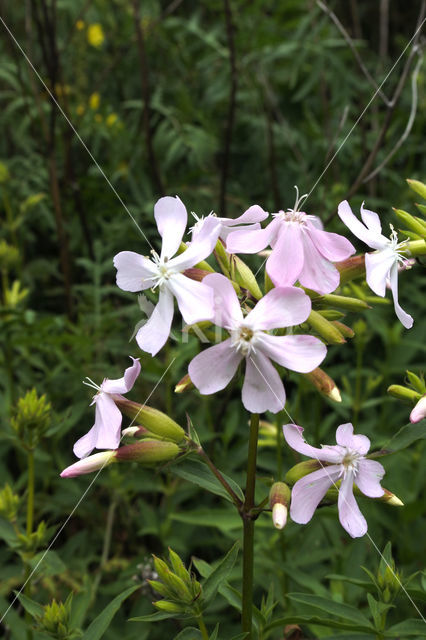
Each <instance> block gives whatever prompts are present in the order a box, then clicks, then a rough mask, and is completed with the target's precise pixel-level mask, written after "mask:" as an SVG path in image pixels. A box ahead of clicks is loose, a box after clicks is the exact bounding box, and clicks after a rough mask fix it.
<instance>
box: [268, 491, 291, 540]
mask: <svg viewBox="0 0 426 640" xmlns="http://www.w3.org/2000/svg"><path fill="white" fill-rule="evenodd" d="M289 502H290V488H289V487H288V486H287V485H286V484H285V483H284V482H274V484H273V485H272V487H271V490H270V492H269V506H270V507H271V509H272V522H273V524H274V527H275V528H276V529H284V527H285V525H286V522H287V513H288V504H289Z"/></svg>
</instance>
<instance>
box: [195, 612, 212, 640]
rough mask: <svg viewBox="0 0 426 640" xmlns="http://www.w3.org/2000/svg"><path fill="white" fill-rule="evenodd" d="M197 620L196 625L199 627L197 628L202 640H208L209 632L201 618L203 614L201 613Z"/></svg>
mask: <svg viewBox="0 0 426 640" xmlns="http://www.w3.org/2000/svg"><path fill="white" fill-rule="evenodd" d="M197 622H198V627H199V629H200V631H201V636H202V638H203V640H209V633H208V631H207V627H206V625H205V624H204V620H203V616H202V615H200V616H198V618H197Z"/></svg>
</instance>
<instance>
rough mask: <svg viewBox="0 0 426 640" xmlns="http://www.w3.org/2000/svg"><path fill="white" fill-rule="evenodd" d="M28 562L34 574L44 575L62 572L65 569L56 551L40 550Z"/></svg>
mask: <svg viewBox="0 0 426 640" xmlns="http://www.w3.org/2000/svg"><path fill="white" fill-rule="evenodd" d="M29 564H30V567H31V569H32V570H33V572H34V574H35V575H37V576H38V575H39V574H43V576H44V577H47V576H55V575H59V574H63V573H65V571H66V569H67V568H66V566H65V564H64V563H63V562H62V560H61V558H60V557H59V556H58V554H57V553H56V551H47V552H46V551H40V553H37V554H36V555H35V556H34V558H31V560H30V563H29Z"/></svg>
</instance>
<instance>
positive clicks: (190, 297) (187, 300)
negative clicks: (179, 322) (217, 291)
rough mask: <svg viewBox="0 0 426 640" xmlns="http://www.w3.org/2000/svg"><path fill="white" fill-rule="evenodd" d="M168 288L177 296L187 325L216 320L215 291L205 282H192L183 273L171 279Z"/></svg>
mask: <svg viewBox="0 0 426 640" xmlns="http://www.w3.org/2000/svg"><path fill="white" fill-rule="evenodd" d="M167 286H168V287H169V289H170V291H172V292H173V295H175V296H176V300H177V303H178V307H179V311H180V312H181V314H182V317H183V319H184V320H185V322H186V323H187V324H195V323H196V322H201V321H202V320H213V318H214V291H213V289H212V288H211V287H208V286H207V285H206V284H204V282H198V281H197V280H191V278H187V277H186V276H184V275H183V274H182V273H176V274H175V275H174V276H172V277H171V278H170V280H169V281H168V284H167Z"/></svg>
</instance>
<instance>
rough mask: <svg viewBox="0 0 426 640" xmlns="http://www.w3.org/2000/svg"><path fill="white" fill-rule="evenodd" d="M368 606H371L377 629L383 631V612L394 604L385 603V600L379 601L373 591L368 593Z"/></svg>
mask: <svg viewBox="0 0 426 640" xmlns="http://www.w3.org/2000/svg"><path fill="white" fill-rule="evenodd" d="M367 600H368V606H369V607H370V611H371V615H372V616H373V620H374V624H375V625H376V629H378V630H379V631H381V630H382V629H383V623H382V620H383V614H384V613H386V611H388V610H389V609H390V608H391V607H393V606H394V605H393V604H385V603H384V602H379V601H378V600H376V598H374V597H373V596H372V595H371V593H367Z"/></svg>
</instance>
